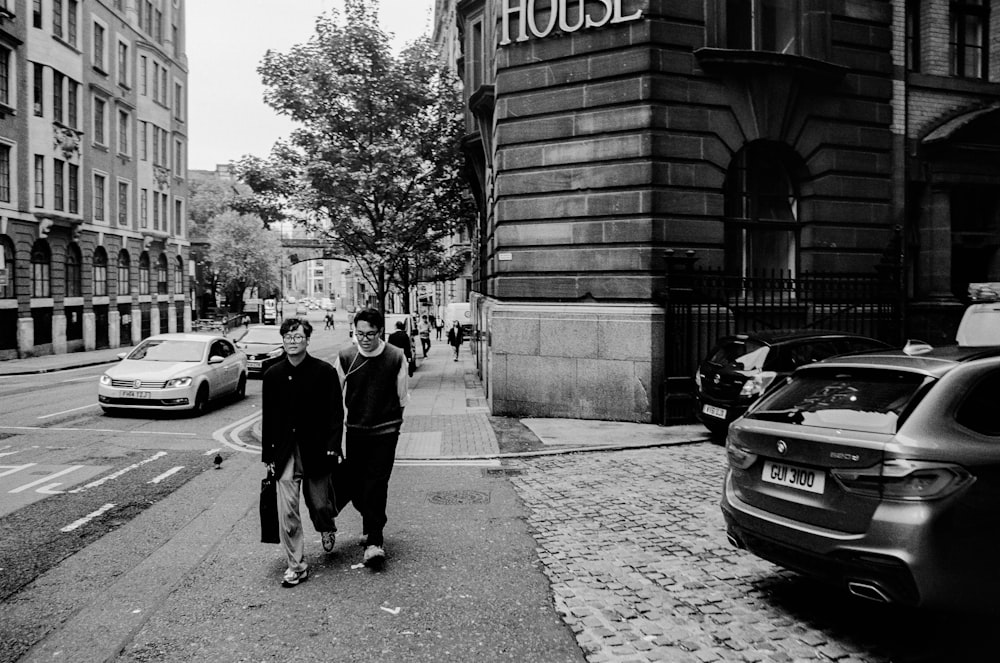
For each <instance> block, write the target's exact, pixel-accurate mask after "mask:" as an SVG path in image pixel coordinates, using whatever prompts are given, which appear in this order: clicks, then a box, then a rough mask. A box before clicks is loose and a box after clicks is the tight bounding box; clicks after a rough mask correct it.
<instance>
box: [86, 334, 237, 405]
mask: <svg viewBox="0 0 1000 663" xmlns="http://www.w3.org/2000/svg"><path fill="white" fill-rule="evenodd" d="M119 356H121V357H122V361H121V363H119V364H115V365H114V366H112V367H111V368H109V369H108V370H107V371H106V372H105V373H104V375H102V376H101V379H100V384H99V385H98V387H97V398H98V401H99V402H100V404H101V408H102V409H103V410H104V411H105V412H106V413H110V412H113V411H115V410H117V409H123V410H124V409H130V410H131V409H141V410H192V411H193V413H194V414H201V413H202V412H204V411H205V409H206V408H207V406H208V403H209V401H210V400H214V399H217V398H221V397H224V396H235V397H236V398H238V399H239V398H243V397H244V396H245V395H246V388H247V357H246V355H245V354H243V353H242V352H241V351H240V350H238V349H236V346H234V345H233V343H232V341H230V340H229V339H228V338H226V337H224V336H221V335H217V334H157V335H156V336H150V337H149V338H147V339H146V340H144V341H142V342H141V343H140V344H139V345H137V346H136V347H135V349H133V350H132V351H131V352H129V353H127V354H126V353H122V354H121V355H119Z"/></svg>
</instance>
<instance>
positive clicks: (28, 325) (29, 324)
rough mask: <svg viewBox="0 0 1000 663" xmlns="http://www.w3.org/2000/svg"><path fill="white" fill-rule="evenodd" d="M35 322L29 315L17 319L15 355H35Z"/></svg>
mask: <svg viewBox="0 0 1000 663" xmlns="http://www.w3.org/2000/svg"><path fill="white" fill-rule="evenodd" d="M34 351H35V320H34V318H32V317H31V316H30V315H29V316H28V317H27V318H18V319H17V354H18V356H19V357H31V356H33V355H34V354H35V352H34Z"/></svg>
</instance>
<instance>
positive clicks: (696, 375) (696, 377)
mask: <svg viewBox="0 0 1000 663" xmlns="http://www.w3.org/2000/svg"><path fill="white" fill-rule="evenodd" d="M694 388H695V389H697V390H698V391H701V369H699V370H697V371H695V372H694Z"/></svg>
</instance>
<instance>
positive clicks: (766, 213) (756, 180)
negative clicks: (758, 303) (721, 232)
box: [725, 141, 799, 278]
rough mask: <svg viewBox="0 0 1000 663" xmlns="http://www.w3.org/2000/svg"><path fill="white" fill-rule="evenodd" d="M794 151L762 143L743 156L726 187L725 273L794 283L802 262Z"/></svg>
mask: <svg viewBox="0 0 1000 663" xmlns="http://www.w3.org/2000/svg"><path fill="white" fill-rule="evenodd" d="M792 162H793V155H792V154H791V150H790V149H788V148H787V147H786V146H783V145H781V144H778V143H769V142H766V141H758V142H755V143H750V144H749V145H747V146H746V147H744V148H743V149H742V150H740V151H739V152H738V153H737V154H736V156H735V157H733V161H732V163H731V164H730V166H729V172H728V173H726V183H725V214H726V231H725V242H726V271H727V272H728V273H730V274H735V275H739V276H755V275H768V276H771V275H775V274H781V275H783V276H786V277H789V278H791V277H794V276H795V270H796V263H797V258H798V235H799V224H798V214H799V210H798V192H797V190H796V186H795V182H794V181H793V178H792V175H791V172H792V168H791V167H790V165H791V164H792Z"/></svg>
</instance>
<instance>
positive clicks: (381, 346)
mask: <svg viewBox="0 0 1000 663" xmlns="http://www.w3.org/2000/svg"><path fill="white" fill-rule="evenodd" d="M383 350H385V341H383V340H382V339H379V340H378V345H376V346H375V349H374V350H372V351H371V352H365V351H364V348H362V347H361V346H360V345H359V346H358V352H359V353H361V356H362V357H377V356H379V355H380V354H382V351H383Z"/></svg>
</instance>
